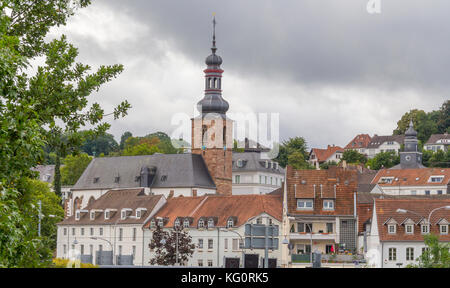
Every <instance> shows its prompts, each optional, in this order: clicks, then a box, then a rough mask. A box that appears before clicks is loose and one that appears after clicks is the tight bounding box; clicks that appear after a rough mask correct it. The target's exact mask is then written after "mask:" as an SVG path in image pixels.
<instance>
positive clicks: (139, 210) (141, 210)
mask: <svg viewBox="0 0 450 288" xmlns="http://www.w3.org/2000/svg"><path fill="white" fill-rule="evenodd" d="M145 211H147V209H146V208H137V209H136V218H138V219H140V218H141V217H142V215H144V213H145Z"/></svg>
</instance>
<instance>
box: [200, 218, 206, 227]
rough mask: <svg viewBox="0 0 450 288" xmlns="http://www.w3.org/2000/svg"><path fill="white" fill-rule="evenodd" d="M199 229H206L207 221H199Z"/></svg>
mask: <svg viewBox="0 0 450 288" xmlns="http://www.w3.org/2000/svg"><path fill="white" fill-rule="evenodd" d="M198 228H205V221H204V220H203V219H200V220H198Z"/></svg>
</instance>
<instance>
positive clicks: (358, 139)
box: [345, 134, 371, 149]
mask: <svg viewBox="0 0 450 288" xmlns="http://www.w3.org/2000/svg"><path fill="white" fill-rule="evenodd" d="M370 140H371V138H370V136H369V134H359V135H356V136H355V138H353V139H352V141H350V142H349V143H348V144H347V146H345V149H358V148H366V147H367V145H369V143H370Z"/></svg>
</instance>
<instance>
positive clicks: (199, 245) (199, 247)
mask: <svg viewBox="0 0 450 288" xmlns="http://www.w3.org/2000/svg"><path fill="white" fill-rule="evenodd" d="M197 247H198V249H203V239H202V238H199V239H198V244H197Z"/></svg>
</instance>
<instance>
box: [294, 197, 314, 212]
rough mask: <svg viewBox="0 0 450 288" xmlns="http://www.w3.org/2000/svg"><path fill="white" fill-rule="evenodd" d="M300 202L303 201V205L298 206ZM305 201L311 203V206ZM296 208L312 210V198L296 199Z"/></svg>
mask: <svg viewBox="0 0 450 288" xmlns="http://www.w3.org/2000/svg"><path fill="white" fill-rule="evenodd" d="M300 203H304V205H302V206H300ZM307 203H311V207H308V205H307ZM297 210H314V200H312V199H297Z"/></svg>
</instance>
